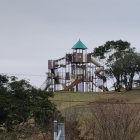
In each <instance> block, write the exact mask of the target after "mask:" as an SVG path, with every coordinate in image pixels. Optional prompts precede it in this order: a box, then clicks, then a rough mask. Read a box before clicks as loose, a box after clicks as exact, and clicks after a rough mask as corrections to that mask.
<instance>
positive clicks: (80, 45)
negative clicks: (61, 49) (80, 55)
mask: <svg viewBox="0 0 140 140" xmlns="http://www.w3.org/2000/svg"><path fill="white" fill-rule="evenodd" d="M72 49H82V50H86V49H87V47H86V46H85V45H84V44H83V43H82V42H81V40H80V39H79V41H78V42H77V43H76V44H75V45H74V46H73V47H72Z"/></svg>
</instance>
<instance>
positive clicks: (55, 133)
mask: <svg viewBox="0 0 140 140" xmlns="http://www.w3.org/2000/svg"><path fill="white" fill-rule="evenodd" d="M56 138H57V121H56V120H54V140H56Z"/></svg>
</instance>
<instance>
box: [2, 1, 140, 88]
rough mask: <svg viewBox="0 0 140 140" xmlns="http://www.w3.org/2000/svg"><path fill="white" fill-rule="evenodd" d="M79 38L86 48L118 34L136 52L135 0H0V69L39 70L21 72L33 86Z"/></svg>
mask: <svg viewBox="0 0 140 140" xmlns="http://www.w3.org/2000/svg"><path fill="white" fill-rule="evenodd" d="M79 38H80V39H81V40H82V42H83V43H84V44H85V45H86V46H87V47H88V48H89V52H90V51H92V50H93V48H94V47H97V46H99V45H102V44H104V43H105V42H106V41H108V40H119V39H122V40H126V41H128V42H130V43H131V46H132V47H136V48H137V51H139V52H140V48H139V44H140V0H0V73H11V74H29V75H30V74H32V75H40V76H28V75H23V76H22V78H25V79H29V80H30V81H31V83H32V84H33V85H36V86H38V87H39V86H40V85H41V84H42V83H43V81H44V80H45V72H47V61H48V59H57V58H59V57H63V56H64V55H65V53H66V52H71V48H72V46H73V45H74V44H75V43H76V42H77V41H78V40H79ZM41 75H44V76H41Z"/></svg>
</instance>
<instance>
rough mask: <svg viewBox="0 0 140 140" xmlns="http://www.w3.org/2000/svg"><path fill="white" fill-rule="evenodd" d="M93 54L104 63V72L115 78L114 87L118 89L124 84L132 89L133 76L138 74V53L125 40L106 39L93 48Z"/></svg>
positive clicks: (127, 88)
mask: <svg viewBox="0 0 140 140" xmlns="http://www.w3.org/2000/svg"><path fill="white" fill-rule="evenodd" d="M93 56H94V57H97V58H99V59H100V60H102V61H103V62H104V63H105V72H106V73H105V74H106V76H108V77H111V78H115V81H114V88H115V90H116V91H120V89H121V87H122V86H124V87H125V89H126V90H132V85H133V80H134V76H135V75H136V74H138V75H139V74H140V55H139V54H138V53H136V52H135V48H132V47H130V43H129V42H127V41H122V40H118V41H107V42H106V43H105V44H104V45H102V46H99V47H97V48H95V49H94V50H93Z"/></svg>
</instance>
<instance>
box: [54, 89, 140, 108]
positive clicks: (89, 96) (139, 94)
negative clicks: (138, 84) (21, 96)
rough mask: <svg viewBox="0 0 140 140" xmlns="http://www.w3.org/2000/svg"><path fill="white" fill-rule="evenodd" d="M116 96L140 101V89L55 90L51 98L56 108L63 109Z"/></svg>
mask: <svg viewBox="0 0 140 140" xmlns="http://www.w3.org/2000/svg"><path fill="white" fill-rule="evenodd" d="M109 98H116V99H120V100H125V101H126V102H127V103H140V89H134V90H132V91H128V92H126V91H123V92H107V93H103V92H102V93H99V92H96V93H93V92H91V93H89V92H88V93H80V92H78V93H73V92H55V96H54V98H52V99H51V100H52V101H53V102H54V103H56V104H57V107H58V109H60V110H63V109H66V108H69V107H70V106H77V105H89V104H90V103H93V102H95V101H97V100H99V99H109Z"/></svg>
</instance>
